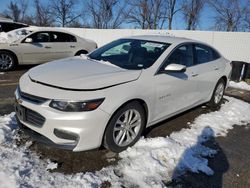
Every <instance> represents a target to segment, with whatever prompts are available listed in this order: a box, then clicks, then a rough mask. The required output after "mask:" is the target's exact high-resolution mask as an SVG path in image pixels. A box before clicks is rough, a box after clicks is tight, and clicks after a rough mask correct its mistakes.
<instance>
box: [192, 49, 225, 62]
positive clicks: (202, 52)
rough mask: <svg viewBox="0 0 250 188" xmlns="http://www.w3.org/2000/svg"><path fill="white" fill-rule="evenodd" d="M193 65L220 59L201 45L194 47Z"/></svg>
mask: <svg viewBox="0 0 250 188" xmlns="http://www.w3.org/2000/svg"><path fill="white" fill-rule="evenodd" d="M194 53H195V64H203V63H207V62H209V61H214V60H216V59H218V58H220V55H219V54H218V53H217V52H216V51H215V50H214V49H212V48H210V47H208V46H205V45H202V44H195V45H194Z"/></svg>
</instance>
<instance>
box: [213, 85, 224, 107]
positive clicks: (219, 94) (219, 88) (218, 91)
mask: <svg viewBox="0 0 250 188" xmlns="http://www.w3.org/2000/svg"><path fill="white" fill-rule="evenodd" d="M223 94H224V84H223V83H220V84H219V85H218V86H217V88H216V90H215V93H214V103H215V104H219V103H220V101H221V99H222V97H223Z"/></svg>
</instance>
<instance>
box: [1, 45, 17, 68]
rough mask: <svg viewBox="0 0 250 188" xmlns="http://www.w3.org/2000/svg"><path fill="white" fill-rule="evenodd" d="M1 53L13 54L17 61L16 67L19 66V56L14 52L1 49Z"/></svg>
mask: <svg viewBox="0 0 250 188" xmlns="http://www.w3.org/2000/svg"><path fill="white" fill-rule="evenodd" d="M0 52H8V53H10V54H12V55H13V57H14V58H15V60H16V65H18V64H19V60H18V57H17V55H16V54H15V53H14V52H13V51H11V50H8V49H1V50H0Z"/></svg>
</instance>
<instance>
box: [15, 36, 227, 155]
mask: <svg viewBox="0 0 250 188" xmlns="http://www.w3.org/2000/svg"><path fill="white" fill-rule="evenodd" d="M230 71H231V65H230V62H229V61H228V60H226V59H225V58H224V57H223V56H222V55H221V54H220V53H219V52H217V51H216V50H215V49H214V48H212V47H210V46H208V45H206V44H204V43H200V42H197V41H194V40H189V39H185V38H175V37H167V36H134V37H129V38H124V39H119V40H116V41H114V42H111V43H109V44H107V45H105V46H103V47H101V48H99V49H97V50H95V51H94V52H92V53H90V54H89V55H88V56H85V57H83V56H78V57H72V58H67V59H63V60H58V61H54V62H50V63H47V64H43V65H39V66H37V67H35V68H32V69H31V70H29V71H28V72H27V73H25V74H24V75H23V76H22V77H21V79H20V83H19V87H18V88H17V90H16V92H15V96H16V101H17V102H16V107H15V109H16V114H17V119H18V120H19V121H20V122H21V124H20V125H23V127H24V128H25V129H26V130H27V131H28V132H29V133H31V134H32V135H33V136H34V137H35V139H38V140H40V141H42V142H45V143H47V144H49V145H51V146H57V147H61V148H65V149H71V150H73V151H83V150H90V149H93V148H97V147H99V146H100V145H102V144H103V145H104V146H105V147H107V148H108V149H110V150H112V151H113V152H120V151H123V150H124V149H126V148H127V147H129V146H132V145H133V144H134V143H135V142H136V141H137V140H138V139H139V138H140V136H141V134H142V132H143V130H144V129H145V128H146V127H149V126H151V125H154V124H156V123H157V122H160V121H162V120H164V119H166V118H169V117H171V116H174V115H176V114H179V113H181V112H183V111H185V110H188V109H190V108H193V107H195V106H197V105H200V104H203V103H206V102H209V104H210V105H211V106H218V105H219V104H220V103H221V101H222V97H223V94H224V90H225V87H226V85H227V82H228V76H229V73H230Z"/></svg>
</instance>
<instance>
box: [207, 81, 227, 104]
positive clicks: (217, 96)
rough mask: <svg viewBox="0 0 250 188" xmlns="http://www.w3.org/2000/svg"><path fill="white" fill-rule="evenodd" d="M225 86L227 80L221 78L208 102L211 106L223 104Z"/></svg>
mask: <svg viewBox="0 0 250 188" xmlns="http://www.w3.org/2000/svg"><path fill="white" fill-rule="evenodd" d="M225 87H226V83H225V81H224V80H223V79H220V80H219V81H218V83H217V84H216V86H215V88H214V91H213V95H212V98H211V99H210V101H209V103H208V105H209V106H211V107H218V106H219V105H220V104H221V102H222V98H223V95H224V91H225Z"/></svg>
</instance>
